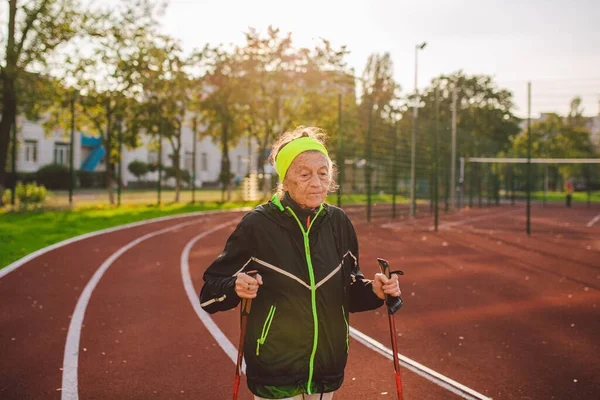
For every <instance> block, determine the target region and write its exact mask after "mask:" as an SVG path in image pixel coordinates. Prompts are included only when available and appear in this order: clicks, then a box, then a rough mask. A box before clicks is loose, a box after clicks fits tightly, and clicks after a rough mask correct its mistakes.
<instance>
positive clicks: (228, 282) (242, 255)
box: [200, 217, 251, 314]
mask: <svg viewBox="0 0 600 400" xmlns="http://www.w3.org/2000/svg"><path fill="white" fill-rule="evenodd" d="M250 238H251V236H250V232H249V224H248V220H247V219H246V217H244V218H243V219H242V221H241V222H240V223H239V224H238V226H237V227H236V228H235V230H234V231H233V233H232V234H231V236H229V238H228V239H227V243H226V244H225V248H224V249H223V251H222V252H221V254H219V256H218V257H217V258H216V259H215V260H214V261H213V262H212V264H211V265H210V266H209V267H208V269H207V270H206V271H205V272H204V276H203V279H204V285H203V286H202V289H201V291H200V306H201V307H202V308H203V309H204V311H206V312H208V313H209V314H214V313H216V312H217V311H227V310H230V309H232V308H235V307H236V306H237V305H238V303H239V302H240V298H239V297H238V296H237V294H236V293H235V281H236V277H237V273H238V272H240V271H241V270H242V269H243V268H244V266H246V265H247V264H248V261H249V260H250V257H251V255H250V251H249V248H250V246H249V244H248V242H249V241H250Z"/></svg>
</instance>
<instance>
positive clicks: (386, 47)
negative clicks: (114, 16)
mask: <svg viewBox="0 0 600 400" xmlns="http://www.w3.org/2000/svg"><path fill="white" fill-rule="evenodd" d="M87 1H94V2H95V3H97V4H111V3H112V4H115V3H116V2H118V1H119V0H87ZM169 3H170V4H169V7H168V9H167V12H166V15H165V16H164V18H163V20H162V21H163V31H164V32H166V33H168V34H170V35H172V36H174V37H176V38H178V39H180V40H181V41H182V43H183V46H184V48H185V49H186V50H192V49H194V48H199V47H202V46H204V44H206V43H210V44H213V45H214V44H218V43H225V44H227V43H235V44H242V43H243V42H244V35H243V32H244V31H246V30H247V29H248V27H254V28H256V29H258V30H259V31H262V32H266V28H267V27H268V26H269V25H273V26H275V27H278V28H280V29H281V30H282V31H283V32H292V34H293V39H294V42H295V43H296V44H297V45H299V46H311V45H313V44H314V43H315V39H318V38H319V37H323V38H326V39H328V40H330V41H331V42H332V43H333V44H334V45H335V46H339V45H342V44H345V45H347V46H348V48H349V50H350V51H351V54H350V56H349V57H348V62H349V64H350V65H351V66H352V67H354V69H355V71H356V73H357V74H361V73H362V70H363V68H364V65H365V64H366V61H367V57H368V56H369V54H370V53H372V52H385V51H387V52H390V53H391V55H392V59H393V61H394V72H395V79H396V80H397V81H398V82H400V84H401V86H402V88H403V92H407V91H413V90H414V64H415V60H414V48H415V44H417V43H421V42H423V41H427V43H428V44H427V47H426V48H425V49H424V50H423V51H420V52H419V80H418V84H419V87H420V88H422V87H423V86H425V85H426V84H427V83H428V82H429V81H430V80H431V78H433V77H435V76H437V75H439V74H442V73H452V72H455V71H457V70H459V69H462V70H464V71H465V72H467V73H470V74H475V73H477V74H489V75H492V76H494V77H495V78H496V81H497V82H498V83H499V84H500V85H501V86H502V87H505V88H508V89H510V90H512V91H513V93H514V95H515V100H516V102H517V106H518V111H517V113H518V114H519V115H524V114H525V112H526V107H527V105H526V83H527V81H532V88H533V90H532V94H533V95H532V114H533V116H536V115H537V114H538V113H539V112H545V111H558V112H562V113H565V112H566V111H567V110H568V103H569V101H570V99H571V98H572V97H573V96H575V95H579V96H581V97H582V98H583V106H584V108H585V114H586V115H596V114H599V113H600V0H411V1H406V0H370V1H369V0H345V1H343V0H320V1H317V0H302V1H298V0H295V1H289V0H278V1H277V0H170V1H169ZM3 6H5V5H3ZM0 10H1V11H4V10H5V7H0ZM0 14H3V13H2V12H0ZM1 17H4V15H2V16H1ZM0 20H4V18H0Z"/></svg>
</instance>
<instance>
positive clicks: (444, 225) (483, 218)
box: [429, 209, 523, 230]
mask: <svg viewBox="0 0 600 400" xmlns="http://www.w3.org/2000/svg"><path fill="white" fill-rule="evenodd" d="M521 212H523V210H521V209H518V210H510V211H505V212H501V213H495V214H487V215H482V216H479V217H473V218H466V219H461V220H458V221H453V222H446V223H444V224H439V225H438V229H444V228H448V227H452V226H456V225H462V224H468V223H469V222H476V221H483V220H486V219H492V218H498V217H502V216H505V215H510V214H516V213H521ZM429 229H430V230H433V229H434V228H433V227H431V228H429Z"/></svg>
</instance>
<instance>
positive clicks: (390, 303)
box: [377, 258, 404, 400]
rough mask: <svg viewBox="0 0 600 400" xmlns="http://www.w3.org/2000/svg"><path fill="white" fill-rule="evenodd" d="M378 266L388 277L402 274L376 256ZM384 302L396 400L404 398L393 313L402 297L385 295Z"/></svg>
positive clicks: (400, 304) (399, 305) (400, 305)
mask: <svg viewBox="0 0 600 400" xmlns="http://www.w3.org/2000/svg"><path fill="white" fill-rule="evenodd" d="M377 262H379V268H380V269H381V273H382V274H384V275H385V276H386V277H387V278H388V279H389V278H390V277H391V276H392V274H397V275H404V272H402V271H390V264H389V263H388V262H387V261H386V260H384V259H383V258H378V259H377ZM385 304H386V306H387V310H388V322H389V324H390V337H391V339H392V352H393V359H394V371H395V372H396V392H397V393H398V400H404V394H403V393H402V377H401V376H400V361H399V360H398V343H397V337H396V323H395V321H394V313H395V312H396V311H398V309H400V307H402V304H403V302H402V299H401V298H400V297H392V296H388V295H386V296H385Z"/></svg>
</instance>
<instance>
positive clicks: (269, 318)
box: [256, 306, 277, 356]
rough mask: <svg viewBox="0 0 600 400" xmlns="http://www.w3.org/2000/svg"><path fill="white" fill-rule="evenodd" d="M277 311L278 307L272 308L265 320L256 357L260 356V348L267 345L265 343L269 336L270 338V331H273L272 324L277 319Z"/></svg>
mask: <svg viewBox="0 0 600 400" xmlns="http://www.w3.org/2000/svg"><path fill="white" fill-rule="evenodd" d="M275 310H277V307H275V306H271V308H270V309H269V313H268V314H267V318H266V319H265V322H264V324H263V327H262V331H261V333H260V337H259V338H258V339H256V355H257V356H258V355H259V354H260V346H262V345H263V344H265V341H266V340H267V336H269V330H270V329H271V323H272V322H273V318H274V317H275Z"/></svg>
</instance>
